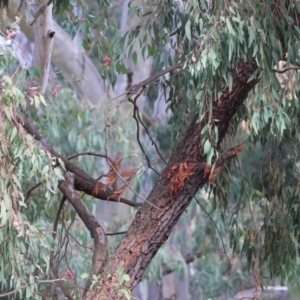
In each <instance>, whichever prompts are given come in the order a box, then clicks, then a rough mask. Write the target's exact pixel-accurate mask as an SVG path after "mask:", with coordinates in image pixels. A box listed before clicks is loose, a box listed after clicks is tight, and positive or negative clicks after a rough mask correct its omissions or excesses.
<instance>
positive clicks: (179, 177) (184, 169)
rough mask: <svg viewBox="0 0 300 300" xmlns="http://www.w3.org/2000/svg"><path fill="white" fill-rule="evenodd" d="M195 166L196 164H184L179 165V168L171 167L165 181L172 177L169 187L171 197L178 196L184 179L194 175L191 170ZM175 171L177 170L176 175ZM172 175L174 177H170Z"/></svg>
mask: <svg viewBox="0 0 300 300" xmlns="http://www.w3.org/2000/svg"><path fill="white" fill-rule="evenodd" d="M196 165H197V164H196V163H188V162H184V163H181V164H179V166H174V167H172V169H171V170H170V171H169V173H168V175H167V179H170V178H171V177H172V182H171V185H170V187H169V190H170V193H171V197H175V196H176V195H178V193H179V192H180V190H181V189H182V188H183V186H184V184H185V181H186V179H188V178H189V177H190V176H191V175H192V174H194V172H193V169H194V167H195V166H196ZM175 170H178V171H177V173H175ZM173 174H175V175H174V176H172V175H173Z"/></svg>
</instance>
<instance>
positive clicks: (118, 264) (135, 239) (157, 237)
mask: <svg viewBox="0 0 300 300" xmlns="http://www.w3.org/2000/svg"><path fill="white" fill-rule="evenodd" d="M256 69H257V65H256V64H255V63H254V62H253V63H249V64H246V63H239V64H238V65H237V66H236V73H235V74H234V82H233V88H232V91H231V92H230V91H229V90H228V89H227V88H226V89H224V92H223V95H222V97H221V98H220V99H218V100H215V101H214V106H213V116H212V120H214V119H218V120H219V121H218V122H217V123H215V124H214V126H217V127H218V131H219V143H220V142H221V141H222V139H223V138H224V136H225V134H226V132H227V130H228V127H229V123H230V121H231V119H232V118H233V116H234V115H235V113H236V112H237V110H238V109H239V107H240V106H241V105H242V103H243V101H244V100H245V98H246V97H247V94H248V92H249V91H251V90H252V89H253V87H254V86H255V84H256V83H257V82H258V81H257V80H251V81H249V82H248V79H249V78H250V76H251V75H252V74H253V72H254V71H255V70H256ZM207 119H208V118H204V120H203V121H202V122H200V123H197V117H195V118H194V120H193V122H192V123H191V125H190V126H189V127H188V129H187V130H186V133H185V134H184V136H183V138H182V139H181V141H180V142H179V143H178V145H177V147H176V149H175V150H174V152H173V154H172V156H171V158H170V161H169V163H168V165H167V166H166V168H165V170H164V171H163V173H162V174H161V176H160V178H159V180H158V181H157V183H156V185H155V187H154V188H153V190H152V191H151V193H150V195H149V196H148V198H147V202H145V203H144V204H143V206H142V207H141V208H140V210H139V211H138V212H137V213H136V216H135V218H134V220H133V222H132V224H131V226H130V228H129V230H128V232H127V234H126V236H125V237H124V239H123V240H122V242H121V244H120V245H119V247H118V249H117V250H116V252H115V253H114V254H113V255H112V256H111V258H110V259H109V260H108V262H107V263H106V265H105V266H104V269H103V271H102V273H101V274H103V281H104V282H103V284H102V285H101V287H100V289H99V288H94V289H93V290H91V291H89V292H88V293H87V294H86V297H85V299H86V300H91V299H93V300H96V299H106V297H107V295H109V296H110V297H112V298H113V299H122V296H120V295H118V289H116V287H115V284H116V283H117V280H118V275H117V273H116V271H117V270H118V269H119V268H124V270H125V273H127V274H128V275H129V276H130V281H129V283H128V285H127V288H129V289H130V290H132V289H133V288H134V287H135V286H136V284H137V283H138V282H139V281H140V280H141V277H142V275H143V273H144V271H145V269H146V268H147V266H148V265H149V263H150V261H151V260H152V258H153V256H154V255H155V254H156V253H157V251H158V250H159V248H160V247H161V246H162V244H163V243H164V242H165V241H166V240H167V239H168V237H169V235H170V233H171V231H172V229H173V227H174V226H175V224H176V223H177V220H178V219H179V217H180V216H181V214H182V213H183V212H184V211H185V209H186V208H187V206H188V205H189V203H190V201H191V200H192V198H193V197H194V196H195V194H196V193H197V191H198V190H199V188H200V187H201V186H203V185H204V184H205V183H207V182H208V180H209V176H210V172H207V164H206V158H205V155H204V153H203V147H202V145H201V143H200V138H201V135H200V133H201V130H202V128H203V127H204V125H205V124H206V123H207ZM236 154H237V152H236V150H235V149H230V150H227V151H225V152H224V153H222V154H221V155H220V157H219V158H218V160H217V161H215V163H216V166H215V167H216V168H217V167H218V166H222V165H224V163H225V162H226V161H228V160H229V159H231V158H233V157H235V156H236ZM180 167H182V168H185V171H186V172H188V171H189V172H190V173H189V174H185V175H186V176H185V179H184V186H183V187H182V188H181V189H176V187H174V183H175V182H176V180H175V179H176V178H177V179H178V176H180V173H179V171H178V170H179V169H180ZM187 170H188V171H187ZM174 188H175V190H176V191H175V193H174ZM172 191H173V192H172ZM149 203H150V204H149ZM157 207H158V208H157ZM106 274H112V276H111V277H110V278H107V277H106Z"/></svg>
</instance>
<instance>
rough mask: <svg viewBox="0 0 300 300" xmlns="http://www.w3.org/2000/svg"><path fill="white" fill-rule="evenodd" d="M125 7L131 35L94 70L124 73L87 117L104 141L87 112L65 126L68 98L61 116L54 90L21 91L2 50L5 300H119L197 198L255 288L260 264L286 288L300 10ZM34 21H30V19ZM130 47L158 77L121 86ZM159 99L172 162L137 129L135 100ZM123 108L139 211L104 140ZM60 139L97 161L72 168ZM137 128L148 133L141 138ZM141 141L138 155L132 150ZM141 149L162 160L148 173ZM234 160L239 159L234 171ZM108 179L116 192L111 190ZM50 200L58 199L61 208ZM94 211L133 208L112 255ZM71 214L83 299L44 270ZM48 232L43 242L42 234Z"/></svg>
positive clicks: (293, 256)
mask: <svg viewBox="0 0 300 300" xmlns="http://www.w3.org/2000/svg"><path fill="white" fill-rule="evenodd" d="M48 4H49V3H47V5H48ZM68 5H70V4H69V3H65V1H63V2H59V1H56V2H54V6H58V7H59V6H60V9H66V7H68ZM99 5H100V6H101V8H102V9H103V10H105V8H106V6H107V3H105V2H103V3H102V2H101V1H100V4H99ZM128 5H129V8H130V9H131V10H132V11H135V12H136V14H137V17H138V18H139V20H140V22H139V23H138V24H137V25H136V26H135V27H133V28H131V29H130V30H128V31H127V32H126V33H125V34H124V35H123V36H122V37H121V38H120V40H119V41H117V42H116V44H114V47H113V48H112V49H114V53H113V56H111V57H110V58H109V57H107V58H106V60H104V61H103V65H102V67H103V69H104V70H106V69H108V68H113V67H115V70H116V72H119V73H125V74H127V78H128V86H127V91H126V95H123V98H121V99H122V100H120V101H116V99H110V105H112V104H114V106H113V107H112V106H109V107H108V110H107V112H106V113H102V115H100V114H99V111H101V110H103V107H101V108H100V110H99V108H97V110H95V111H94V112H96V115H98V118H99V119H100V118H103V119H104V123H105V125H106V126H105V127H104V128H100V129H99V128H97V122H93V121H91V120H90V118H91V116H93V117H95V114H93V110H89V109H86V107H84V106H82V107H79V108H78V107H77V109H82V111H81V112H79V115H80V118H78V116H77V112H76V113H75V116H74V115H72V110H73V109H74V102H75V101H74V98H73V97H74V96H73V95H72V93H71V92H70V91H69V90H67V89H65V90H64V99H65V103H58V102H55V100H54V96H55V93H53V91H52V93H51V92H49V91H48V93H47V92H46V93H44V92H43V91H42V90H39V86H32V85H30V86H28V84H27V86H24V85H22V84H21V82H22V81H21V80H20V77H17V76H16V74H19V73H18V72H17V71H16V70H18V69H16V70H15V69H14V68H13V53H12V52H11V51H10V50H9V49H5V48H3V49H1V51H2V57H3V59H2V60H1V62H0V64H1V69H0V70H1V76H2V78H1V115H0V122H1V126H0V130H1V131H0V132H1V167H0V168H1V177H0V178H1V203H0V205H1V212H0V217H1V219H0V220H1V223H0V226H1V228H2V230H1V233H0V234H1V236H0V243H1V251H2V257H1V265H0V280H1V284H2V289H6V290H7V292H6V295H9V294H10V293H11V294H17V295H18V296H19V297H20V298H24V297H27V298H30V297H32V298H34V299H38V298H39V297H40V298H42V297H45V295H48V296H49V295H51V293H52V292H53V289H51V288H47V286H48V285H46V284H47V283H48V284H49V283H50V284H51V283H55V284H57V285H59V287H60V288H61V289H62V291H63V293H64V295H65V296H66V297H68V298H69V299H73V298H75V297H83V299H123V298H127V299H129V298H130V293H131V291H132V290H133V289H134V287H135V286H136V285H137V283H138V282H139V281H140V280H141V278H142V275H143V273H144V272H145V270H146V268H147V267H148V266H149V264H150V262H151V260H152V259H153V257H154V256H155V254H156V253H157V252H158V250H159V249H160V248H161V247H162V245H163V244H164V243H165V241H166V240H167V239H168V237H169V235H170V234H171V232H172V229H173V228H174V226H175V225H176V223H177V221H178V219H179V217H180V216H181V215H182V214H183V213H184V212H185V211H186V210H187V209H188V207H189V205H190V203H191V201H192V200H193V198H195V197H197V193H198V191H199V189H200V188H202V187H206V188H207V189H208V190H209V194H210V196H211V198H213V199H212V200H211V201H212V202H213V204H214V205H213V206H214V208H215V209H218V210H220V211H221V212H222V216H223V218H224V220H225V218H227V217H228V218H229V219H230V221H229V222H228V223H229V225H230V228H231V230H230V244H231V246H232V248H233V250H234V251H240V252H242V253H245V254H246V257H247V260H248V264H249V267H251V268H253V269H254V270H256V272H257V274H258V275H263V273H262V274H261V273H260V272H263V269H262V268H261V266H262V265H265V266H267V267H268V268H267V270H268V271H269V272H270V273H271V274H272V275H273V276H278V275H280V276H282V277H283V278H292V277H293V276H296V275H297V272H298V271H297V259H298V250H299V249H298V247H299V246H298V245H299V222H298V219H299V210H298V206H299V203H298V194H299V188H298V187H299V176H298V155H299V142H298V137H299V132H298V120H299V114H298V113H299V105H298V86H297V78H298V73H297V71H298V69H299V55H298V53H299V51H298V48H299V44H298V43H299V38H300V36H299V34H300V27H299V17H300V4H299V2H298V1H296V0H294V1H285V0H274V1H256V0H255V1H252V2H249V1H244V0H240V1H236V2H233V1H230V2H229V1H221V0H216V1H208V0H207V1H206V0H201V1H188V2H185V1H183V2H182V3H178V2H177V1H157V2H151V3H147V2H145V3H143V2H142V3H136V2H130V3H129V4H128ZM33 16H35V17H38V16H37V11H36V12H35V15H34V14H33ZM37 20H38V19H37ZM36 23H37V22H36ZM103 23H104V24H105V22H103ZM35 25H36V24H35ZM106 29H107V34H109V30H111V27H109V25H107V28H106ZM103 30H104V29H103ZM141 32H142V33H143V34H141ZM8 34H9V33H8ZM8 34H6V36H7V35H8ZM54 38H55V36H54ZM35 43H37V41H35ZM136 44H138V45H139V46H140V51H141V56H142V57H143V58H148V57H151V58H152V59H153V62H154V64H155V68H156V72H155V73H153V74H151V76H150V77H149V78H147V79H146V80H143V81H142V82H140V83H139V84H137V85H131V76H132V74H131V72H130V70H127V69H126V66H125V64H124V59H125V58H126V57H128V56H129V57H131V58H132V60H133V61H134V62H135V63H136V64H137V66H139V67H142V66H143V62H142V61H141V60H138V57H139V55H138V53H137V50H135V49H136V47H135V45H136ZM54 47H55V45H54ZM123 49H126V50H125V51H123ZM36 73H38V72H37V70H36V69H35V68H33V69H29V70H28V71H27V73H26V74H25V75H24V74H23V75H24V76H29V78H30V76H31V75H32V74H34V75H35V74H36ZM167 74H168V76H166V75H167ZM282 74H288V83H284V82H283V79H282V76H280V75H282ZM20 76H21V75H20ZM42 76H43V75H42ZM25 78H26V77H25ZM111 78H113V77H111ZM75 79H76V78H75ZM111 84H112V86H113V84H114V82H113V81H112V82H111ZM158 84H159V85H161V86H160V87H158ZM159 88H164V89H165V93H164V96H165V101H166V102H167V103H168V105H169V109H170V110H171V111H172V118H171V121H170V122H171V124H172V125H173V126H172V131H173V134H174V137H175V138H174V147H173V149H172V152H171V154H170V155H169V156H166V155H165V154H162V153H161V149H159V146H160V145H162V144H163V143H162V141H160V143H156V141H155V140H154V139H153V137H152V131H151V125H152V123H151V120H150V121H149V120H146V119H145V117H144V116H142V112H141V110H140V108H139V102H138V99H139V97H140V95H142V94H144V93H146V95H147V97H148V98H149V100H151V101H152V100H153V101H154V100H155V99H151V97H155V95H157V93H158V89H159ZM107 95H109V91H107ZM153 95H154V96H153ZM69 100H70V101H69ZM159 100H160V101H161V99H157V101H159ZM30 104H31V107H30ZM123 104H124V105H125V104H129V105H131V108H132V110H133V120H134V121H135V122H136V127H137V128H136V130H137V133H134V135H133V137H132V139H136V142H137V143H138V144H139V146H140V147H141V153H142V155H143V156H144V157H145V161H146V167H147V168H150V169H151V170H153V172H154V173H155V176H156V183H155V185H154V187H153V189H152V191H151V192H150V194H149V195H148V196H147V197H146V198H142V197H141V195H139V194H138V193H137V192H136V191H135V190H133V189H132V188H131V187H130V184H131V182H132V181H133V178H134V177H135V176H137V174H140V173H138V170H137V169H136V168H135V169H126V170H124V169H120V164H121V162H122V160H123V158H122V156H121V155H117V156H116V158H110V157H109V155H110V152H109V150H110V148H109V145H110V144H111V141H112V139H114V140H117V139H118V138H119V139H120V141H121V142H122V137H123V133H122V132H123V131H124V130H126V128H118V130H116V128H117V126H118V120H116V119H114V112H115V111H116V110H117V109H119V107H120V106H122V105H123ZM26 105H27V109H25V107H26ZM37 108H38V109H37ZM101 112H102V111H101ZM76 118H77V119H76ZM76 120H77V122H78V123H77V124H76ZM113 120H114V121H113ZM125 120H126V122H128V124H129V123H130V120H129V119H125ZM74 123H75V124H76V126H74ZM82 123H84V124H87V125H88V126H87V127H88V128H83V127H82ZM60 125H61V127H59V126H60ZM128 126H129V125H128ZM159 126H161V127H163V125H162V124H160V125H159ZM64 128H67V129H68V130H70V132H71V133H70V136H69V138H70V137H71V139H73V140H75V141H79V140H80V142H81V144H79V146H80V145H81V146H82V143H83V144H84V145H95V144H96V143H98V144H97V145H98V146H99V144H100V145H101V146H102V149H103V151H104V152H105V153H104V154H99V153H95V152H93V151H89V152H87V151H86V152H82V153H77V154H74V155H72V156H68V155H71V153H70V152H71V150H70V149H67V148H64V145H59V142H58V140H56V139H55V137H56V136H58V135H60V137H61V136H63V134H64V133H63V131H64ZM74 129H76V130H77V131H75V132H74ZM142 129H143V131H144V133H143V134H140V131H141V130H142ZM53 133H54V134H53ZM89 133H91V134H90V135H89ZM96 135H98V136H96ZM241 136H242V141H243V142H242V143H241V142H240V141H239V139H241ZM100 137H101V138H100ZM97 138H98V140H100V139H102V140H101V142H99V141H98V140H97ZM142 138H144V139H145V141H146V142H144V143H143V142H141V140H140V139H142ZM95 140H97V141H96V142H95ZM149 140H150V142H151V143H152V144H153V145H154V149H155V151H156V153H157V157H158V158H159V163H158V164H157V166H158V167H157V169H158V170H157V169H156V164H154V163H153V162H152V161H151V160H150V159H149V157H148V155H147V150H146V149H147V148H146V147H145V143H147V141H149ZM93 143H94V144H93ZM247 147H248V149H250V151H249V150H247V149H245V148H247ZM257 147H259V148H260V153H261V154H260V156H258V157H257V160H255V159H253V157H251V153H254V152H255V151H254V149H256V148H257ZM57 149H60V153H59V152H58V150H57ZM243 149H244V150H243ZM92 150H93V149H92ZM243 151H247V153H248V155H241V158H236V157H237V156H238V155H239V153H243ZM84 154H86V155H95V156H101V157H104V158H106V162H107V164H108V166H109V169H110V170H109V172H108V173H107V174H105V176H106V179H107V180H106V182H104V181H103V180H102V179H103V176H104V174H99V173H98V174H97V173H96V174H97V175H94V174H93V176H94V177H93V176H92V175H91V174H89V173H88V172H87V171H85V170H87V169H89V167H90V164H91V163H90V162H88V159H85V160H81V161H79V162H78V164H75V163H73V162H72V160H71V159H72V158H74V157H78V156H81V155H84ZM232 160H234V161H236V162H237V163H236V168H235V169H234V168H231V167H230V163H231V162H232ZM84 162H85V163H86V165H85V164H84ZM249 162H251V167H252V173H249V174H248V175H247V174H246V175H245V174H244V173H243V172H242V170H243V168H244V169H250V168H249V167H248V166H247V164H249ZM245 166H247V167H245ZM140 170H142V168H140ZM93 171H94V172H95V170H93ZM96 176H97V179H95V177H96ZM246 176H248V177H246ZM118 179H121V183H119V186H118V188H115V187H116V183H117V180H118ZM232 181H235V182H236V184H237V186H236V187H235V191H234V193H231V192H232V189H230V186H232V185H231V182H232ZM33 183H35V184H34V185H33ZM126 189H127V190H132V192H133V196H132V199H134V201H133V200H132V199H128V198H125V197H124V196H122V193H123V192H124V191H125V190H126ZM33 191H35V193H36V194H34V196H32V192H33ZM80 192H83V193H80ZM57 195H60V196H61V201H60V202H59V201H57V199H56V198H57ZM86 195H89V196H90V197H89V198H86ZM92 198H95V199H100V200H105V201H115V202H117V201H119V202H122V203H125V204H128V205H131V206H133V207H139V209H138V210H137V211H136V213H135V215H134V218H133V220H132V222H131V225H130V227H129V229H128V230H127V232H126V234H125V236H124V238H123V239H122V240H121V242H120V244H119V246H118V247H117V248H116V249H115V251H114V252H113V253H111V254H110V255H108V246H109V245H108V242H107V233H106V232H105V229H104V227H103V225H102V224H100V223H101V222H99V221H98V220H97V219H96V218H95V217H94V215H93V214H92V212H91V211H90V210H89V209H88V207H89V206H90V203H89V202H90V201H92ZM230 198H231V199H232V203H231V205H230V211H227V207H228V200H229V199H230ZM28 199H30V201H29V200H28ZM54 199H56V200H55V201H56V202H55V201H54ZM84 201H85V202H84ZM54 202H55V203H56V205H54ZM68 203H70V204H71V205H72V207H73V208H74V210H75V212H76V214H77V215H78V216H77V218H80V219H81V220H82V222H83V224H84V225H83V224H82V223H81V226H82V227H83V228H84V226H85V228H87V229H88V230H89V231H90V234H91V237H92V239H93V258H92V260H91V262H89V263H90V265H91V268H90V272H89V274H83V276H82V277H85V278H86V284H85V288H84V290H83V291H82V290H80V288H79V286H78V285H77V283H76V279H75V278H74V273H73V271H72V270H70V269H68V270H67V271H66V276H65V277H67V278H69V281H68V282H66V283H63V282H62V277H63V276H61V275H62V274H61V273H60V272H61V270H60V269H59V263H58V264H57V265H55V263H54V262H55V259H56V258H57V257H59V258H61V257H63V256H64V254H62V253H61V252H62V250H61V249H62V248H59V249H57V248H54V247H53V244H54V243H55V239H56V236H57V234H58V222H59V220H61V219H63V218H65V219H66V220H74V219H75V214H74V211H72V210H71V208H70V206H68V205H67V204H68ZM242 210H244V211H245V210H246V211H247V212H248V216H247V218H248V219H247V222H248V224H247V226H246V225H245V226H242V225H241V223H240V222H239V216H240V213H241V211H242ZM62 212H64V213H62ZM51 222H53V229H52V230H53V232H52V235H51V238H50V237H49V235H47V234H45V232H46V229H45V227H47V226H49V224H51ZM61 222H62V223H63V221H61ZM63 224H66V223H63ZM66 239H67V238H66ZM61 245H65V244H64V243H61ZM74 251H75V250H74ZM75 252H76V251H75ZM198 255H201V253H200V254H199V253H198ZM60 261H61V260H59V262H60ZM66 264H67V265H68V261H67V262H66ZM10 290H11V291H10ZM0 296H1V295H0ZM2 296H3V295H2ZM50 297H51V296H50ZM52 297H53V294H52Z"/></svg>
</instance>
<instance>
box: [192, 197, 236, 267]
mask: <svg viewBox="0 0 300 300" xmlns="http://www.w3.org/2000/svg"><path fill="white" fill-rule="evenodd" d="M194 199H195V200H196V202H197V203H198V205H199V206H200V207H201V209H202V210H203V211H204V212H205V214H206V215H207V216H208V217H209V219H210V220H211V222H213V224H214V226H215V228H216V230H217V232H218V235H219V237H220V239H221V243H222V247H223V253H224V254H225V256H226V258H227V259H228V262H229V268H228V270H227V271H226V272H228V271H230V270H231V268H232V265H231V261H230V258H229V256H228V254H227V251H226V247H225V243H224V240H223V237H222V235H221V232H220V230H219V228H218V226H217V224H216V222H215V221H214V219H213V218H212V216H211V215H210V214H209V213H208V211H207V210H206V209H205V208H204V206H203V205H202V204H201V203H200V201H199V200H198V199H197V198H196V197H194Z"/></svg>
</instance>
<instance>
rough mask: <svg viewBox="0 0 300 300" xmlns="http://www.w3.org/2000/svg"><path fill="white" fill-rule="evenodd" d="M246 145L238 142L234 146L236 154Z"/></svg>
mask: <svg viewBox="0 0 300 300" xmlns="http://www.w3.org/2000/svg"><path fill="white" fill-rule="evenodd" d="M245 147H246V145H245V144H240V145H238V146H237V147H236V148H235V152H236V154H239V153H240V152H241V151H242V150H243V149H244V148H245Z"/></svg>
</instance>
